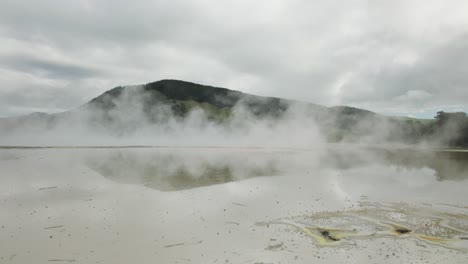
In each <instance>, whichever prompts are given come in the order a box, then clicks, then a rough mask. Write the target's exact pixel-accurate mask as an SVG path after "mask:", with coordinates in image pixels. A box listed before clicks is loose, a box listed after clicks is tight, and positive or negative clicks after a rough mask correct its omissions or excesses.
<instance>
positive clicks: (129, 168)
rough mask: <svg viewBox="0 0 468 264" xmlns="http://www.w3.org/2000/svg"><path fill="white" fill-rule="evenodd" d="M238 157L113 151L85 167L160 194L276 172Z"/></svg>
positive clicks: (260, 159) (259, 159)
mask: <svg viewBox="0 0 468 264" xmlns="http://www.w3.org/2000/svg"><path fill="white" fill-rule="evenodd" d="M250 156H251V157H250V158H249V159H248V160H247V157H246V156H245V155H241V153H237V154H236V153H230V154H227V153H223V154H221V155H220V153H211V155H208V153H203V152H202V153H193V152H192V153H191V152H183V151H180V152H169V153H165V152H153V153H150V154H148V153H147V154H146V155H145V154H143V153H138V152H135V151H128V150H126V151H114V152H112V153H110V154H109V155H106V156H105V157H103V158H102V159H99V161H98V160H91V161H88V166H89V167H90V168H92V169H93V170H95V171H97V172H98V173H99V174H101V175H103V176H104V177H106V178H109V179H112V180H115V181H118V182H122V183H130V184H141V185H143V186H146V187H150V188H153V189H157V190H161V191H175V190H184V189H191V188H196V187H203V186H209V185H214V184H220V183H227V182H232V181H238V180H242V179H246V178H252V177H260V176H272V175H277V174H278V169H277V167H276V166H275V164H274V162H273V160H272V159H266V158H265V157H264V156H258V155H255V154H253V155H250Z"/></svg>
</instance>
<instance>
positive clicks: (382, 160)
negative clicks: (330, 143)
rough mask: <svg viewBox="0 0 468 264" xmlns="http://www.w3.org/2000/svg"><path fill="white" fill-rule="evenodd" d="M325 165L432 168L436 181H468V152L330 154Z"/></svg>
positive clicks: (373, 151) (365, 151)
mask: <svg viewBox="0 0 468 264" xmlns="http://www.w3.org/2000/svg"><path fill="white" fill-rule="evenodd" d="M323 159H324V160H323V162H321V163H322V164H326V165H327V167H331V168H335V169H351V168H356V167H365V166H369V165H371V164H380V165H388V166H396V167H401V168H406V169H423V168H430V169H433V170H434V171H435V172H436V177H437V180H439V181H445V180H465V179H468V152H457V151H423V150H412V149H394V150H388V149H365V150H364V149H362V150H356V149H355V150H336V149H335V150H330V151H329V152H328V154H327V155H325V156H324V157H323Z"/></svg>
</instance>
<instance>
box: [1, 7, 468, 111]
mask: <svg viewBox="0 0 468 264" xmlns="http://www.w3.org/2000/svg"><path fill="white" fill-rule="evenodd" d="M465 7H467V4H466V3H464V2H462V1H458V0H450V1H445V2H430V3H428V2H427V1H422V0H421V1H420V0H415V1H410V2H408V1H400V0H397V1H392V2H390V3H389V2H387V1H372V2H367V1H346V2H342V1H303V0H292V1H255V2H254V1H243V0H241V1H236V2H232V1H210V0H199V1H189V2H187V1H181V0H176V1H163V0H159V1H147V0H139V1H133V2H132V3H129V2H128V1H123V0H118V1H110V0H103V1H84V0H82V1H73V2H64V1H55V0H44V1H40V2H37V1H7V2H4V3H1V4H0V29H1V30H0V35H1V36H2V37H4V38H7V39H14V40H15V41H17V42H19V43H21V44H22V45H21V46H19V47H17V48H11V47H8V48H9V49H12V51H8V52H6V53H5V52H3V53H0V56H2V59H0V65H1V67H3V68H4V69H6V70H8V71H15V72H19V73H29V74H32V75H34V76H35V78H41V79H43V80H44V82H48V79H54V80H60V81H61V82H62V83H65V84H66V85H64V86H63V87H62V88H63V91H64V94H66V93H67V91H68V92H69V93H70V97H71V98H74V99H75V100H78V98H81V99H82V100H83V99H84V98H86V99H89V98H90V97H92V96H91V94H93V90H94V92H95V94H94V95H98V92H101V91H103V90H106V89H110V88H112V87H113V86H116V85H125V84H138V83H145V82H150V81H155V80H158V79H163V78H175V79H185V80H188V81H193V82H198V83H206V84H210V85H215V86H224V87H227V88H232V89H237V90H243V91H246V92H253V93H256V94H259V95H269V96H281V97H286V98H291V99H298V100H303V101H311V102H314V103H318V104H325V105H334V104H344V105H353V106H362V107H367V108H370V110H373V111H377V112H384V113H387V112H392V113H393V112H394V110H395V109H400V113H408V112H411V111H413V110H418V109H415V104H414V100H419V104H420V105H419V106H418V107H427V106H431V107H436V106H440V107H444V106H448V105H460V104H463V103H464V102H466V101H467V100H468V95H467V92H466V91H467V90H468V89H465V85H466V84H467V83H468V80H467V79H466V77H465V76H467V74H466V72H465V71H466V70H465V69H467V67H466V61H467V60H466V59H463V58H466V54H465V53H464V51H465V50H466V43H467V41H466V37H465V36H466V34H467V33H468V30H467V29H466V28H467V27H466V26H468V19H466V16H465V15H464V14H463V12H461V11H460V10H463V9H464V8H465ZM441 9H444V10H445V12H443V13H441V12H438V10H441ZM446 14H450V15H446ZM37 46H41V47H46V49H47V51H50V52H51V53H53V54H55V55H57V56H56V57H53V58H52V57H48V55H47V54H35V56H31V55H30V54H34V53H31V52H30V51H31V50H34V49H35V48H36V47H37ZM2 47H3V46H2V44H1V43H0V49H4V48H2ZM5 50H6V49H5ZM0 51H1V50H0ZM405 54H409V55H408V56H410V55H411V54H413V55H414V56H415V57H416V60H415V62H414V63H401V62H398V61H397V59H398V58H399V57H403V60H404V59H405V58H404V57H405V56H406V55H405ZM57 57H58V58H61V59H56V58H57ZM0 74H1V73H0ZM19 76H21V74H19ZM86 80H88V81H86ZM90 80H93V81H94V83H91V82H90ZM10 81H11V80H10ZM78 81H80V85H78V86H77V87H79V90H82V91H83V93H82V94H81V97H80V96H76V94H74V93H75V92H76V91H75V90H74V89H75V88H74V85H72V83H74V82H78ZM0 82H2V76H1V75H0ZM19 82H20V81H19ZM90 84H91V86H92V88H86V87H85V86H86V85H90ZM31 85H33V86H34V85H35V84H31ZM1 86H2V83H0V87H1ZM21 87H24V86H21ZM40 87H41V86H37V88H38V89H42V88H40ZM55 87H56V88H57V89H58V88H59V87H58V86H55ZM0 89H4V88H0ZM18 89H19V90H18V94H21V92H22V90H21V89H23V88H18ZM72 90H74V91H72ZM47 92H48V90H44V93H47ZM423 94H426V97H424V96H423V97H424V98H423V97H421V96H419V97H418V96H417V95H423ZM454 94H456V96H455V95H454ZM427 95H430V96H427ZM43 98H49V99H47V100H45V99H44V100H42V99H39V98H37V99H31V100H36V101H35V103H33V102H31V104H40V103H44V104H47V103H48V102H52V101H50V100H52V98H53V96H44V97H43ZM418 98H419V99H418ZM67 102H69V103H68V104H67V106H68V107H70V108H71V107H75V106H76V105H79V104H82V103H84V102H85V101H84V100H83V101H79V102H78V101H74V102H70V100H69V101H67ZM390 108H392V109H394V110H389V109H390ZM431 109H432V108H431ZM431 111H432V110H431ZM397 112H398V111H397ZM4 114H5V113H4ZM4 114H3V115H4ZM432 114H433V113H431V114H430V115H432Z"/></svg>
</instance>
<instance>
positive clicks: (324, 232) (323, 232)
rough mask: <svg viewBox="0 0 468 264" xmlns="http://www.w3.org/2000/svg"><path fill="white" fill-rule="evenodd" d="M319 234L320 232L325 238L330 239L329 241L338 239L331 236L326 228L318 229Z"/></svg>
mask: <svg viewBox="0 0 468 264" xmlns="http://www.w3.org/2000/svg"><path fill="white" fill-rule="evenodd" d="M320 234H321V235H322V236H323V237H324V238H326V239H328V240H331V241H340V240H339V239H338V238H334V237H332V236H331V235H330V232H329V231H328V230H323V229H322V230H320Z"/></svg>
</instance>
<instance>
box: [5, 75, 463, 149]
mask: <svg viewBox="0 0 468 264" xmlns="http://www.w3.org/2000/svg"><path fill="white" fill-rule="evenodd" d="M292 113H294V116H292ZM445 114H446V115H445V116H444V122H445V123H453V122H447V121H446V120H448V119H447V115H448V114H449V113H445ZM194 116H195V117H197V118H198V119H197V120H198V121H197V122H201V121H200V120H202V121H203V122H204V124H217V125H226V124H229V125H230V126H231V127H233V126H242V122H243V121H245V122H247V120H248V122H250V124H255V122H257V121H258V120H268V122H269V124H273V123H275V122H277V123H279V122H281V121H284V120H287V119H291V118H296V119H300V120H304V122H306V121H307V120H309V121H310V120H312V121H313V122H314V123H315V124H316V125H317V127H318V128H319V130H320V131H321V133H322V134H323V135H325V137H326V139H327V140H328V141H330V142H365V143H383V142H385V143H395V142H397V143H402V144H416V143H421V142H430V141H433V142H435V141H436V140H435V139H436V136H437V139H438V138H440V137H441V135H443V136H444V138H448V139H449V140H446V139H444V140H442V141H440V143H441V144H444V145H451V146H465V145H464V144H466V142H465V141H464V140H461V141H460V140H453V137H459V134H463V132H462V133H460V132H459V131H458V130H460V129H462V128H464V125H462V126H460V128H457V129H458V130H457V133H456V134H457V135H450V134H451V133H447V131H446V130H447V129H444V128H443V126H442V125H441V124H438V123H437V121H438V119H435V120H434V121H430V120H429V121H428V120H419V119H412V118H402V117H387V116H383V115H379V114H377V113H374V112H371V111H368V110H364V109H359V108H353V107H348V106H334V107H325V106H321V105H317V104H313V103H306V102H299V101H293V100H288V99H283V98H275V97H263V96H256V95H251V94H246V93H242V92H239V91H234V90H229V89H226V88H220V87H213V86H207V85H201V84H196V83H191V82H186V81H180V80H161V81H157V82H152V83H148V84H143V85H134V86H120V87H115V88H113V89H111V90H108V91H106V92H105V93H103V94H101V95H99V96H97V97H96V98H94V99H92V100H91V101H90V102H88V103H86V104H84V105H83V106H81V107H79V108H78V109H73V110H70V111H67V112H64V113H59V114H45V113H33V114H30V115H27V116H22V117H17V118H7V119H3V120H0V131H1V132H3V133H7V132H9V133H15V131H18V130H22V131H24V130H28V131H32V132H34V133H42V132H41V131H44V130H50V129H54V128H55V127H58V126H62V127H73V126H77V125H80V124H86V126H87V127H89V128H92V129H93V130H98V131H102V132H105V133H110V134H114V135H119V136H125V135H127V134H129V133H132V132H133V131H135V130H138V129H139V128H141V127H144V126H148V125H151V126H159V127H161V126H163V125H164V124H170V123H174V122H175V123H177V122H179V123H183V122H185V121H186V120H191V121H190V122H192V123H193V120H195V118H194ZM240 116H241V118H239V117H240ZM458 117H459V118H458V119H457V120H458V121H457V122H464V121H463V117H461V119H460V116H458ZM239 120H240V121H239ZM460 120H462V121H460ZM467 120H468V119H467ZM451 126H452V127H453V124H452V125H451ZM185 127H186V126H185ZM290 129H291V130H293V129H300V127H291V128H290ZM452 134H453V133H452Z"/></svg>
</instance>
